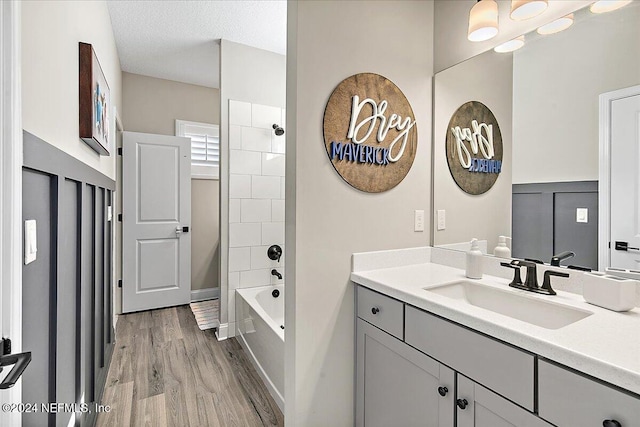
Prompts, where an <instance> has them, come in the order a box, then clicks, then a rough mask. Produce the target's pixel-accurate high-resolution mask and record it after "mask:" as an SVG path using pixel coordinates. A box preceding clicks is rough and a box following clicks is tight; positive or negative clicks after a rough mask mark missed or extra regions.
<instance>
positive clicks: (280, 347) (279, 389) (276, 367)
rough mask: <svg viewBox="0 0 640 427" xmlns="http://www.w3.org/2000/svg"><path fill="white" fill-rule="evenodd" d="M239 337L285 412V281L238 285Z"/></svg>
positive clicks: (237, 325)
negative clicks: (277, 293) (271, 283)
mask: <svg viewBox="0 0 640 427" xmlns="http://www.w3.org/2000/svg"><path fill="white" fill-rule="evenodd" d="M275 289H277V290H278V291H279V292H280V295H279V296H278V297H277V298H274V297H273V296H272V292H273V291H274V290H275ZM236 339H237V340H238V342H239V343H240V345H241V346H242V348H244V350H245V351H246V353H247V354H248V355H249V359H250V360H251V361H252V362H253V366H254V367H255V368H256V371H258V374H259V375H260V377H261V378H262V380H263V381H264V383H265V385H266V386H267V389H268V390H269V393H270V394H271V396H272V397H273V399H274V400H275V401H276V403H277V404H278V406H279V407H280V410H281V411H283V412H284V285H277V286H261V287H259V288H247V289H236Z"/></svg>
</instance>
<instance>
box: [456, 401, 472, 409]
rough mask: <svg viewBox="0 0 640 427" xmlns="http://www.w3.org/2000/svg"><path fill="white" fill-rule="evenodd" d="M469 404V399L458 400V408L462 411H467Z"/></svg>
mask: <svg viewBox="0 0 640 427" xmlns="http://www.w3.org/2000/svg"><path fill="white" fill-rule="evenodd" d="M468 404H469V402H467V399H458V400H456V405H458V408H460V409H465V408H466V407H467V405H468Z"/></svg>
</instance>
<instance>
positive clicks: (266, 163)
mask: <svg viewBox="0 0 640 427" xmlns="http://www.w3.org/2000/svg"><path fill="white" fill-rule="evenodd" d="M238 173H240V172H238ZM262 175H272V176H284V154H273V153H262Z"/></svg>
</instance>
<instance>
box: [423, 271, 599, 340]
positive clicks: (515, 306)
mask: <svg viewBox="0 0 640 427" xmlns="http://www.w3.org/2000/svg"><path fill="white" fill-rule="evenodd" d="M424 290H425V291H427V292H432V293H434V294H438V295H442V296H444V297H447V298H451V299H454V300H458V301H462V302H465V303H467V304H470V305H473V306H475V307H480V308H483V309H485V310H489V311H492V312H494V313H498V314H502V315H504V316H509V317H511V318H513V319H518V320H521V321H523V322H527V323H530V324H532V325H536V326H540V327H542V328H546V329H560V328H562V327H564V326H567V325H570V324H572V323H574V322H577V321H578V320H581V319H584V318H585V317H588V316H591V315H592V314H593V313H592V312H590V311H587V310H581V309H578V308H574V307H569V306H566V305H561V304H557V303H553V302H550V301H547V300H542V299H539V297H536V296H534V295H524V294H522V293H519V292H516V291H510V290H508V289H505V290H501V289H496V288H493V287H490V286H487V285H483V284H481V283H475V282H471V281H468V280H461V281H458V282H453V283H447V284H445V285H440V286H435V287H432V288H424Z"/></svg>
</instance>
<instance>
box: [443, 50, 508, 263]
mask: <svg viewBox="0 0 640 427" xmlns="http://www.w3.org/2000/svg"><path fill="white" fill-rule="evenodd" d="M512 64H513V58H512V55H511V54H499V53H495V52H493V51H489V52H485V53H483V54H482V55H478V56H476V57H475V58H472V59H469V60H467V61H465V62H463V63H461V64H458V65H456V66H455V67H451V68H449V69H447V70H445V71H442V72H440V73H438V74H437V75H436V77H435V80H434V81H435V83H434V94H435V104H434V108H435V114H434V141H433V146H434V157H433V176H434V178H433V211H434V213H435V212H436V211H437V210H440V209H442V210H445V212H446V229H445V230H441V231H438V229H437V227H436V225H437V217H436V215H435V214H434V219H433V233H434V242H433V243H434V245H443V244H450V243H462V242H469V241H471V239H472V238H473V237H475V238H477V239H479V240H487V249H488V251H489V253H493V248H494V247H495V246H496V245H497V243H498V236H500V235H503V236H511V174H512V170H513V163H512V161H511V157H512V156H511V152H512V124H511V121H512V108H511V106H512V93H513V91H512V87H513V86H512V81H513V74H512V69H513V67H512ZM468 101H480V102H482V103H483V104H485V105H486V106H487V107H489V109H490V110H491V111H492V112H493V114H494V115H495V116H496V119H497V120H498V124H499V126H500V133H501V134H502V146H503V154H502V159H503V162H502V172H501V173H500V175H499V177H498V180H497V181H496V183H495V184H494V185H493V187H491V189H490V190H489V191H487V192H486V193H484V194H480V195H477V196H474V195H470V194H467V193H465V192H464V191H462V190H461V189H460V187H458V185H457V184H456V183H455V181H454V180H453V177H452V176H451V172H450V171H449V166H448V164H447V157H446V149H445V147H446V145H445V140H446V136H447V132H451V131H450V129H449V128H448V125H449V121H450V120H451V116H453V114H454V113H455V111H456V110H457V109H458V107H460V106H461V105H462V104H464V103H465V102H468ZM470 125H471V124H470V123H469V126H470Z"/></svg>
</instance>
